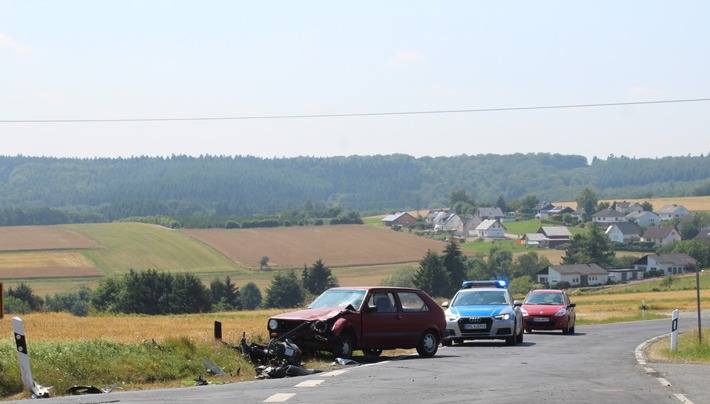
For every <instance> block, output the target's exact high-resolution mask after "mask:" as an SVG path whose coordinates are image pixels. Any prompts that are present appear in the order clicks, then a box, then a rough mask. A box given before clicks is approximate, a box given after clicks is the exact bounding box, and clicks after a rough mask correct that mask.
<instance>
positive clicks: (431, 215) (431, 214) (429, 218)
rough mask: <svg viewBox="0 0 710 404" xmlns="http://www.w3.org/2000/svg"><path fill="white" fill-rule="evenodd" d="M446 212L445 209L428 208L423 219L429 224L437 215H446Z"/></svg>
mask: <svg viewBox="0 0 710 404" xmlns="http://www.w3.org/2000/svg"><path fill="white" fill-rule="evenodd" d="M448 213H449V211H448V210H446V209H443V210H442V209H437V210H430V211H429V212H428V213H427V214H426V217H425V218H424V220H425V221H426V222H427V223H429V224H433V223H434V222H435V221H436V220H437V218H438V217H440V216H443V215H446V214H448Z"/></svg>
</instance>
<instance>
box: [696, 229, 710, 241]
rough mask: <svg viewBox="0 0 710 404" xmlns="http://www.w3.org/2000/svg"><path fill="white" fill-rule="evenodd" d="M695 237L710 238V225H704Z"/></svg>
mask: <svg viewBox="0 0 710 404" xmlns="http://www.w3.org/2000/svg"><path fill="white" fill-rule="evenodd" d="M695 238H697V239H700V240H710V227H702V228H701V229H700V231H698V234H697V235H696V236H695Z"/></svg>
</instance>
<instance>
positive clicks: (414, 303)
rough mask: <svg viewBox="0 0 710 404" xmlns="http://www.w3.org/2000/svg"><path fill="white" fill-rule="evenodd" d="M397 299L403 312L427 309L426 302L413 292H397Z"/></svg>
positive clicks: (424, 310)
mask: <svg viewBox="0 0 710 404" xmlns="http://www.w3.org/2000/svg"><path fill="white" fill-rule="evenodd" d="M397 295H398V296H399V301H400V303H402V311H404V312H405V313H417V312H427V311H429V310H430V309H429V306H427V304H426V302H424V300H422V298H421V297H419V295H418V294H416V293H414V292H399V293H397Z"/></svg>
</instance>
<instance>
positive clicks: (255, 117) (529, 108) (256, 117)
mask: <svg viewBox="0 0 710 404" xmlns="http://www.w3.org/2000/svg"><path fill="white" fill-rule="evenodd" d="M707 101H710V98H687V99H677V100H657V101H631V102H608V103H598V104H562V105H542V106H527V107H500V108H474V109H448V110H424V111H391V112H362V113H357V112H356V113H342V114H309V115H251V116H249V115H247V116H222V117H186V118H109V119H0V123H92V122H170V121H175V122H177V121H230V120H259V119H263V120H266V119H313V118H347V117H366V116H393V115H428V114H462V113H482V112H505V111H532V110H545V109H566V108H600V107H616V106H628V105H651V104H673V103H689V102H707Z"/></svg>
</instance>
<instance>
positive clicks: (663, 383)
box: [656, 377, 671, 387]
mask: <svg viewBox="0 0 710 404" xmlns="http://www.w3.org/2000/svg"><path fill="white" fill-rule="evenodd" d="M656 380H658V382H659V383H661V384H662V385H663V386H666V387H669V386H670V385H671V384H670V383H669V382H668V380H666V379H664V378H662V377H657V378H656Z"/></svg>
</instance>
